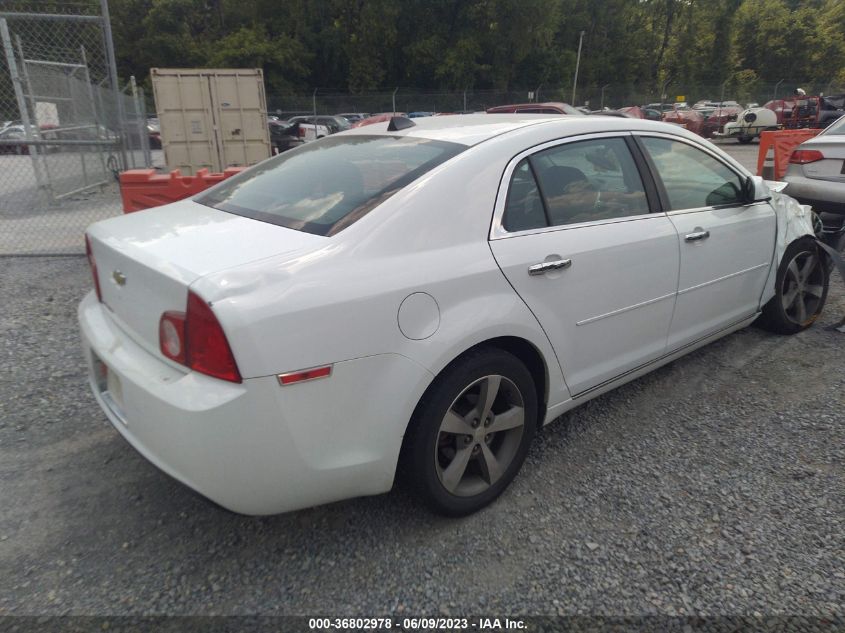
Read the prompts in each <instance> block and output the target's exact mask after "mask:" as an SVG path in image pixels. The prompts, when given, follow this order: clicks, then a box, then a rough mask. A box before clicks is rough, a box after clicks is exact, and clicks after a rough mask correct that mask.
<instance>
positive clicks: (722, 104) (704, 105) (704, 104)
mask: <svg viewBox="0 0 845 633" xmlns="http://www.w3.org/2000/svg"><path fill="white" fill-rule="evenodd" d="M716 108H741V106H740V105H739V103H737V102H736V101H713V100H710V99H702V100H701V101H696V102H695V103H694V104H693V106H692V109H693V110H714V109H716Z"/></svg>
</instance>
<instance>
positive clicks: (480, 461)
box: [404, 348, 537, 516]
mask: <svg viewBox="0 0 845 633" xmlns="http://www.w3.org/2000/svg"><path fill="white" fill-rule="evenodd" d="M536 428H537V392H536V389H535V386H534V381H533V379H532V377H531V374H530V372H529V371H528V370H527V369H526V367H525V365H524V364H523V363H522V362H521V361H520V360H519V359H517V358H516V357H515V356H513V355H512V354H509V353H508V352H505V351H503V350H500V349H498V348H481V349H478V350H475V351H472V352H470V353H468V354H466V355H464V356H462V357H460V358H459V359H458V360H456V361H454V362H453V363H452V364H451V365H449V366H448V367H447V368H446V369H445V370H443V372H442V373H441V374H440V375H439V376H438V377H437V378H436V379H435V380H434V382H433V383H432V384H431V386H430V387H429V389H428V390H427V391H426V393H425V395H424V396H423V398H422V399H421V400H420V403H419V404H418V405H417V409H416V411H415V412H414V416H413V419H412V420H411V424H410V428H409V432H408V437H407V441H406V451H405V455H404V459H405V464H404V466H405V467H406V476H407V477H408V479H409V480H410V483H411V484H412V485H413V487H414V488H415V489H416V490H417V492H418V494H419V495H420V497H422V499H423V500H424V501H425V502H426V504H427V505H428V506H429V507H430V508H432V509H433V510H434V511H435V512H438V513H440V514H445V515H447V516H464V515H467V514H471V513H472V512H475V511H477V510H480V509H481V508H483V507H484V506H486V505H488V504H489V503H490V502H492V501H493V500H494V499H495V498H496V497H498V496H499V495H500V494H501V493H502V491H504V489H505V488H507V486H508V485H509V484H510V483H511V481H513V479H514V477H516V474H517V473H518V472H519V469H520V468H521V467H522V464H523V462H524V461H525V456H526V455H527V453H528V447H529V446H530V444H531V440H532V439H533V437H534V434H535V432H536Z"/></svg>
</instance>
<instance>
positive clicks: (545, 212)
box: [502, 138, 650, 232]
mask: <svg viewBox="0 0 845 633" xmlns="http://www.w3.org/2000/svg"><path fill="white" fill-rule="evenodd" d="M649 211H650V209H649V204H648V198H647V197H646V193H645V188H644V186H643V181H642V179H641V178H640V174H639V170H638V169H637V165H636V163H635V162H634V158H633V157H632V156H631V152H630V151H629V150H628V145H627V144H626V143H625V141H624V140H623V139H621V138H602V139H595V140H590V141H577V142H573V143H564V144H562V145H558V146H557V147H552V148H550V149H547V150H544V151H541V152H537V153H536V154H534V155H533V156H530V157H529V158H525V159H523V160H522V161H520V162H519V164H518V165H517V166H516V168H515V169H514V172H513V176H511V183H510V187H509V189H508V198H507V202H506V205H505V212H504V215H503V217H502V227H503V228H504V229H505V230H506V231H510V232H515V231H526V230H529V229H535V228H542V227H546V226H563V225H566V224H578V223H581V222H595V221H599V220H610V219H616V218H625V217H633V216H637V215H644V214H647V213H649Z"/></svg>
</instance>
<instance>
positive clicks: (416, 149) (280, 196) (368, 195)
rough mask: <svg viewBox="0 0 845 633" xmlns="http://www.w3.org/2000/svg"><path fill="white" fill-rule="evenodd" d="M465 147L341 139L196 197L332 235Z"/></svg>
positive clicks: (428, 142)
mask: <svg viewBox="0 0 845 633" xmlns="http://www.w3.org/2000/svg"><path fill="white" fill-rule="evenodd" d="M465 149H466V146H465V145H460V144H458V143H447V142H444V141H432V140H429V139H421V138H413V137H409V136H405V137H399V136H340V137H332V138H326V139H323V140H320V141H314V142H312V143H308V144H307V145H305V146H303V147H300V148H298V149H295V150H291V151H288V152H285V153H284V154H280V155H279V156H276V157H275V158H271V159H269V160H266V161H264V162H263V163H261V164H259V165H257V166H256V167H254V168H252V169H250V170H249V171H246V172H244V173H242V174H239V175H237V176H233V177H232V178H229V179H227V180H224V181H223V182H222V183H220V184H219V185H217V186H215V187H212V188H211V189H209V190H208V191H207V192H206V193H205V194H203V195H202V196H200V197H198V198H195V201H196V202H199V203H200V204H204V205H206V206H209V207H214V208H215V209H220V210H221V211H227V212H229V213H234V214H236V215H241V216H244V217H248V218H253V219H255V220H261V221H263V222H269V223H271V224H278V225H280V226H285V227H288V228H291V229H296V230H298V231H304V232H306V233H313V234H315V235H334V234H335V233H337V232H338V231H340V230H342V229H344V228H346V227H347V226H349V225H350V224H352V223H353V222H355V221H356V220H358V219H359V218H361V217H363V216H364V215H365V214H366V213H368V212H369V211H371V210H372V209H374V208H375V207H377V206H378V205H379V204H381V203H382V202H384V201H385V200H387V198H389V197H390V196H392V195H393V194H394V193H396V192H397V191H399V190H400V189H402V188H403V187H405V186H406V185H408V184H410V183H411V182H413V181H414V180H416V179H417V178H419V177H420V176H422V175H423V174H425V173H426V172H428V171H429V170H431V169H433V168H434V167H436V166H437V165H440V164H441V163H443V162H445V161H447V160H449V159H450V158H452V157H453V156H456V155H457V154H459V153H460V152H462V151H463V150H465Z"/></svg>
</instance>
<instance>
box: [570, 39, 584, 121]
mask: <svg viewBox="0 0 845 633" xmlns="http://www.w3.org/2000/svg"><path fill="white" fill-rule="evenodd" d="M584 33H585V31H581V37H580V38H579V39H578V57H577V58H576V59H575V79H573V80H572V104H571V105H572V107H573V108H574V107H575V88H576V87H577V86H578V67H579V66H580V65H581V44H583V43H584Z"/></svg>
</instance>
